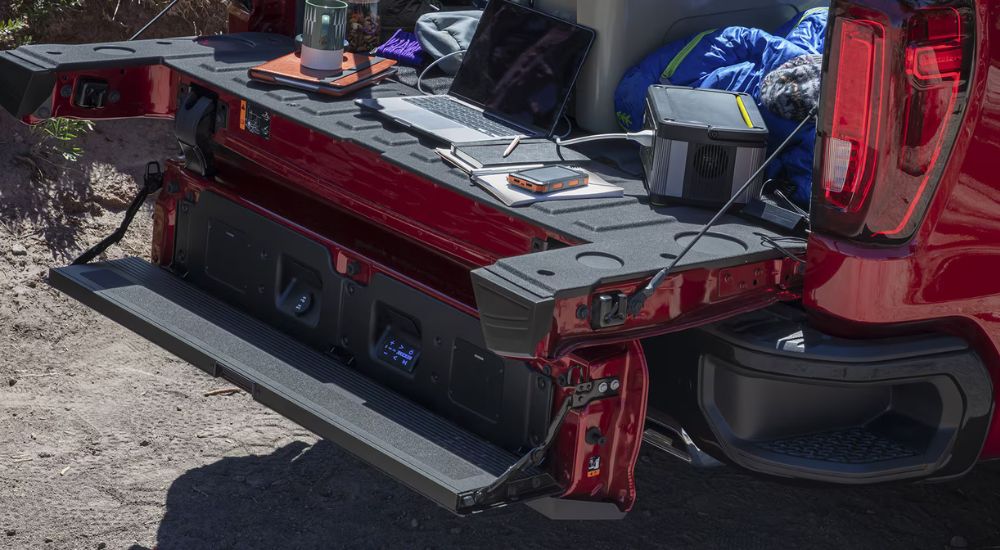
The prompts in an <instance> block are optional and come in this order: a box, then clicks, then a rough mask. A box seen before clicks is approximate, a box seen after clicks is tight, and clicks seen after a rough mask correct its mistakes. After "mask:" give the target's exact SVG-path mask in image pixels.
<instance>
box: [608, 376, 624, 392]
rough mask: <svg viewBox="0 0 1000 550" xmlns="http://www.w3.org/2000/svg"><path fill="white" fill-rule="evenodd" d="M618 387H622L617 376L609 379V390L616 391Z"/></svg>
mask: <svg viewBox="0 0 1000 550" xmlns="http://www.w3.org/2000/svg"><path fill="white" fill-rule="evenodd" d="M620 387H622V383H621V382H619V381H618V379H617V378H615V379H614V380H612V381H611V391H618V388H620Z"/></svg>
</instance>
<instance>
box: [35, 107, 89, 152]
mask: <svg viewBox="0 0 1000 550" xmlns="http://www.w3.org/2000/svg"><path fill="white" fill-rule="evenodd" d="M33 129H34V131H35V132H38V133H40V134H42V136H43V137H42V139H41V140H40V141H39V145H40V146H43V147H45V146H48V147H50V148H52V149H54V150H56V151H58V152H59V153H60V154H61V155H62V157H63V158H64V159H66V160H68V161H71V162H76V161H78V160H80V157H82V156H83V148H82V147H80V146H79V145H78V144H77V143H75V142H76V140H77V139H78V138H80V137H81V136H83V135H84V134H86V133H87V132H89V131H91V130H93V129H94V123H93V122H92V121H89V120H77V119H72V118H58V117H57V118H50V119H47V120H45V121H44V122H41V123H39V124H38V125H36V126H34V128H33Z"/></svg>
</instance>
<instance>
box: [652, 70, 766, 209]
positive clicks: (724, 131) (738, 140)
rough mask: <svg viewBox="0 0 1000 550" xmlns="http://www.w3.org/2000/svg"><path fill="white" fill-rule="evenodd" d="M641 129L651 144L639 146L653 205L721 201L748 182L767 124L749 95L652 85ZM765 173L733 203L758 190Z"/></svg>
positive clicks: (757, 162) (759, 156)
mask: <svg viewBox="0 0 1000 550" xmlns="http://www.w3.org/2000/svg"><path fill="white" fill-rule="evenodd" d="M645 128H646V129H647V130H650V129H651V130H653V131H654V132H655V137H654V139H653V144H652V146H651V147H643V148H642V151H641V157H642V165H643V169H644V170H645V173H646V185H647V187H648V188H649V198H650V201H651V202H652V203H653V204H666V203H678V202H680V203H689V204H697V205H702V206H721V205H722V204H724V203H725V202H726V201H728V200H729V199H730V198H731V197H732V196H733V194H734V193H735V192H736V191H737V190H738V189H739V188H740V186H742V185H743V184H744V183H746V181H747V179H748V178H749V177H750V176H751V175H752V174H753V173H754V171H756V170H757V169H758V168H759V167H760V165H761V163H762V162H764V158H765V156H766V152H767V126H766V125H765V124H764V121H763V119H762V118H761V115H760V111H758V110H757V105H756V104H755V103H754V101H753V98H751V97H750V96H749V95H748V94H743V93H736V92H727V91H724V90H708V89H700V88H687V87H683V86H650V87H649V91H648V92H647V93H646V115H645ZM762 182H763V176H762V175H760V176H758V177H757V178H756V181H755V182H754V183H753V184H752V185H751V186H750V187H749V188H748V189H747V191H746V192H744V194H743V196H742V197H740V198H739V199H738V200H737V201H736V203H735V204H736V205H743V204H746V202H747V201H748V199H749V198H750V197H752V196H756V194H758V193H759V192H760V186H761V184H762Z"/></svg>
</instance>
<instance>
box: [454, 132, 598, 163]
mask: <svg viewBox="0 0 1000 550" xmlns="http://www.w3.org/2000/svg"><path fill="white" fill-rule="evenodd" d="M510 141H511V140H509V139H507V140H490V141H472V142H466V143H456V144H454V145H453V146H452V148H451V152H452V154H453V155H454V156H455V157H457V158H459V159H461V160H462V161H463V162H465V163H466V164H468V165H469V166H472V167H473V168H476V169H478V168H486V167H498V166H511V165H518V166H520V165H527V164H539V165H545V164H579V163H581V162H588V161H590V160H592V159H591V158H590V157H588V156H586V155H584V154H583V153H579V152H577V151H574V150H572V149H569V148H566V147H557V146H556V144H555V142H554V141H550V140H548V139H524V140H521V142H520V143H519V144H518V146H517V147H516V148H514V151H512V152H511V153H510V155H508V156H507V157H504V156H503V153H504V151H506V150H507V147H508V146H509V145H510Z"/></svg>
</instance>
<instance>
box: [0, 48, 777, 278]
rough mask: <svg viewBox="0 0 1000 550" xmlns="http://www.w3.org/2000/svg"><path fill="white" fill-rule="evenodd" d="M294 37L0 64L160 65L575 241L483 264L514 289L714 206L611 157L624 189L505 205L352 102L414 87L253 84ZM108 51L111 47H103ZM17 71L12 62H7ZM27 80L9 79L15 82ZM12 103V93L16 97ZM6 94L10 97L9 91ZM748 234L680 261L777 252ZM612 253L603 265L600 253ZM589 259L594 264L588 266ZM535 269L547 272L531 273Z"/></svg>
mask: <svg viewBox="0 0 1000 550" xmlns="http://www.w3.org/2000/svg"><path fill="white" fill-rule="evenodd" d="M293 47H294V45H293V41H292V39H290V38H288V37H286V36H282V35H277V34H266V33H241V34H232V35H218V36H212V37H204V38H199V39H191V38H177V39H172V40H137V41H133V42H121V43H105V44H84V45H31V46H22V47H21V48H18V49H16V50H11V51H7V52H0V69H3V68H4V67H6V68H5V69H3V70H5V71H7V72H10V73H11V74H14V73H15V72H16V73H17V74H18V75H21V74H22V73H26V74H31V75H33V78H34V80H38V78H40V77H41V76H42V75H51V74H52V73H53V72H58V71H84V70H91V69H100V68H109V67H110V68H113V67H126V66H143V65H153V64H163V65H166V66H168V67H170V68H171V69H173V70H175V71H177V72H180V73H182V74H185V75H188V76H189V77H193V78H195V79H197V80H199V81H202V82H205V83H208V84H210V85H211V86H213V87H216V88H218V89H220V90H223V91H225V92H227V93H230V94H233V95H235V96H238V97H240V98H244V99H246V100H248V101H251V102H253V103H254V104H256V105H258V106H260V107H262V108H264V109H266V110H267V111H269V112H270V113H272V114H273V115H274V116H276V117H278V118H283V119H286V120H291V121H294V122H296V123H298V124H301V125H303V126H305V127H308V128H311V129H313V130H316V131H318V132H320V133H322V134H325V135H327V136H329V137H331V138H334V139H337V140H343V141H346V142H353V143H356V144H359V145H362V146H364V147H366V148H368V149H370V150H373V151H376V152H377V153H379V154H380V155H381V157H382V158H383V159H385V160H387V161H388V162H390V163H393V164H395V165H398V166H400V167H402V168H404V169H406V170H407V171H409V172H412V173H415V174H418V175H420V176H422V177H425V178H427V179H429V180H431V181H433V182H435V183H437V184H440V185H442V186H445V187H447V188H449V189H451V190H453V191H454V192H456V193H459V194H461V195H464V196H467V197H470V198H472V199H474V200H476V201H477V202H480V203H483V204H487V205H489V206H490V207H492V208H494V209H496V210H499V211H502V212H504V213H505V214H508V215H509V216H511V217H514V218H520V219H523V220H526V221H528V222H530V223H531V224H533V225H535V226H538V227H541V228H544V229H546V230H548V231H551V232H554V233H556V234H560V235H564V236H565V237H566V238H567V239H569V240H570V241H574V242H581V243H583V244H580V245H578V246H573V247H568V248H560V249H555V250H548V251H543V252H538V253H533V254H526V255H524V256H517V257H512V258H506V259H502V260H500V261H499V262H497V264H495V265H493V266H488V267H486V268H484V269H486V270H489V271H490V272H491V273H493V274H494V275H495V276H498V277H501V278H504V279H506V280H508V281H510V282H511V283H513V284H514V286H517V287H520V288H523V289H527V290H528V291H530V292H532V293H535V294H539V295H541V296H543V297H544V296H547V297H551V296H554V295H555V294H557V293H558V294H565V293H567V292H573V291H580V290H583V289H586V288H591V287H593V286H595V285H598V284H601V283H603V282H605V281H609V280H622V279H625V278H635V277H641V276H646V275H650V274H652V273H653V272H655V271H657V270H659V269H660V268H662V267H664V266H665V265H666V264H667V263H669V261H670V259H671V258H672V257H673V255H676V254H677V253H678V252H679V251H680V250H681V249H683V247H684V246H685V245H686V244H687V243H688V242H689V240H690V239H691V238H692V237H693V235H694V234H695V233H696V232H697V231H698V230H699V229H700V228H701V226H702V224H704V223H705V222H706V221H708V219H709V218H710V217H711V215H712V214H713V212H711V211H709V210H705V209H700V208H692V207H686V206H670V207H652V206H650V205H649V204H648V203H647V202H646V201H645V196H646V191H645V189H644V187H643V183H642V180H641V179H640V178H639V177H637V176H631V175H628V174H626V173H624V172H621V171H619V170H617V169H615V168H612V167H611V166H610V165H608V166H607V170H606V171H604V170H602V169H600V168H596V169H595V171H598V172H601V173H602V175H603V176H604V177H605V179H607V180H608V181H609V182H611V183H614V184H616V185H619V186H621V187H623V188H624V189H625V195H624V196H623V197H619V198H605V199H588V200H574V201H555V202H542V203H535V204H534V205H531V206H528V207H519V208H512V207H508V206H506V205H504V204H503V203H501V202H500V201H498V200H497V199H496V198H494V197H493V196H492V195H490V194H489V193H487V192H486V191H484V190H483V189H481V188H480V187H479V186H477V185H475V184H474V183H472V182H471V181H470V180H469V178H468V176H467V175H466V174H465V173H464V172H462V171H460V170H458V169H457V168H453V167H451V166H450V165H448V164H446V163H445V162H444V161H442V160H441V159H440V158H438V156H437V155H436V154H435V153H434V151H433V149H434V148H435V147H441V146H443V144H442V143H439V142H436V141H433V140H431V139H429V138H426V137H422V136H420V135H418V134H415V133H413V132H411V131H408V130H406V129H404V128H403V127H401V126H399V125H396V124H394V123H392V122H388V121H385V120H383V119H381V118H379V117H377V116H375V115H373V114H371V113H366V112H362V111H361V108H360V107H358V106H357V105H355V104H354V99H357V98H359V97H376V98H386V97H398V96H407V95H417V93H418V92H417V91H416V90H415V89H413V88H412V87H410V86H407V85H405V84H402V83H399V82H394V81H386V82H384V83H382V84H380V85H378V86H375V87H372V88H366V89H364V90H361V91H359V92H357V93H355V94H352V95H350V96H348V97H345V98H339V99H337V98H330V97H328V96H323V95H321V94H311V93H306V92H302V91H297V90H292V89H285V88H280V87H275V86H270V85H266V84H262V83H259V82H253V81H251V80H250V79H249V78H248V76H247V70H248V69H249V68H251V67H254V66H256V65H259V64H261V63H262V62H265V61H268V60H271V59H274V58H276V57H279V56H281V55H283V54H286V53H288V52H290V51H292V49H293ZM109 52H113V53H114V55H113V56H111V55H108V53H109ZM13 68H16V71H15V70H14V69H13ZM24 78H26V77H22V76H18V77H17V79H16V80H18V81H21V80H24ZM16 99H17V100H18V101H19V100H20V97H18V98H16ZM8 101H9V102H11V103H16V102H17V101H15V99H14V98H12V99H9V100H8ZM587 151H588V152H589V153H590V154H592V155H595V156H597V157H599V158H598V160H602V159H603V160H604V161H607V162H612V161H615V160H618V161H621V160H622V159H625V158H631V159H632V160H631V161H630V162H626V164H629V165H630V166H632V167H634V169H632V168H630V170H629V171H634V172H641V169H639V165H638V163H637V155H636V154H635V150H634V148H633V149H630V148H627V147H619V146H617V145H615V144H614V143H613V142H605V143H601V144H599V145H598V146H597V147H596V148H593V149H587ZM758 234H763V235H768V236H772V237H773V236H778V234H777V233H775V232H773V231H771V230H769V229H766V228H762V227H760V226H757V225H755V224H753V223H751V222H748V221H746V220H743V219H741V218H737V217H734V216H726V217H723V218H722V219H721V220H720V221H719V223H718V224H717V225H716V226H715V227H714V228H713V229H712V231H711V232H710V233H709V234H708V235H706V237H705V238H704V239H702V240H701V241H700V242H699V244H698V246H697V247H695V249H694V250H692V251H691V253H690V254H688V255H687V256H685V258H683V259H682V261H681V262H680V265H678V270H683V269H688V268H693V267H724V266H730V265H740V264H743V263H746V262H750V261H755V260H763V259H768V258H776V257H778V256H779V255H780V254H779V253H778V252H777V251H775V250H774V249H773V248H772V247H770V246H768V245H766V244H764V243H763V242H762V241H761V237H760V235H758ZM609 256H610V257H611V258H612V260H611V261H610V262H608V261H606V259H607V258H608V257H609ZM590 260H594V261H596V262H597V265H596V266H595V265H594V261H590ZM539 270H546V271H553V272H555V274H556V276H554V277H550V278H539V277H538V276H537V273H538V271H539Z"/></svg>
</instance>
